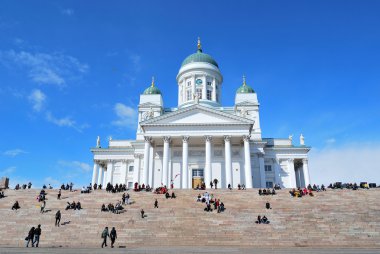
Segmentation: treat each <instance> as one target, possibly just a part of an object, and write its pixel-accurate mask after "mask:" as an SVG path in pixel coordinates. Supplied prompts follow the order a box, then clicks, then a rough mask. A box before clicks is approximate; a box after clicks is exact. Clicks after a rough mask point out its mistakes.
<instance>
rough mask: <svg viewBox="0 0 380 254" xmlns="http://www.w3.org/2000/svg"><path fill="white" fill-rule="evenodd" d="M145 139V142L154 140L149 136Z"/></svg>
mask: <svg viewBox="0 0 380 254" xmlns="http://www.w3.org/2000/svg"><path fill="white" fill-rule="evenodd" d="M144 140H145V142H149V143H150V141H151V140H152V137H149V136H144Z"/></svg>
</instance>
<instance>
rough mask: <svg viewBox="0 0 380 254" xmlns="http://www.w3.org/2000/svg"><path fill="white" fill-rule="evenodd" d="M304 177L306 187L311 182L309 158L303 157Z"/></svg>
mask: <svg viewBox="0 0 380 254" xmlns="http://www.w3.org/2000/svg"><path fill="white" fill-rule="evenodd" d="M302 170H303V177H304V180H305V187H307V186H308V185H309V184H310V175H309V165H308V160H307V159H302Z"/></svg>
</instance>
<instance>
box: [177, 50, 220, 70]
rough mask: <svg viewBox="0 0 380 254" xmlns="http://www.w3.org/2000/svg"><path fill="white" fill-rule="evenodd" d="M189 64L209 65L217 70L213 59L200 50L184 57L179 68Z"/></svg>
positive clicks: (216, 64)
mask: <svg viewBox="0 0 380 254" xmlns="http://www.w3.org/2000/svg"><path fill="white" fill-rule="evenodd" d="M189 63H210V64H212V65H215V66H216V67H218V68H219V66H218V63H217V62H216V61H215V60H214V58H212V57H211V56H210V55H208V54H205V53H203V52H202V50H201V49H198V51H197V53H194V54H191V55H190V56H188V57H186V58H185V60H183V62H182V65H181V67H182V66H184V65H186V64H189Z"/></svg>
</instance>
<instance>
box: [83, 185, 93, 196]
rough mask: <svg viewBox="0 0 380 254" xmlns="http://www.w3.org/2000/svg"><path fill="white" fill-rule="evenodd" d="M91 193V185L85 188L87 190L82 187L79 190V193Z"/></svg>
mask: <svg viewBox="0 0 380 254" xmlns="http://www.w3.org/2000/svg"><path fill="white" fill-rule="evenodd" d="M90 192H91V185H90V186H87V188H86V187H84V186H83V187H82V189H81V191H80V193H82V194H83V193H90Z"/></svg>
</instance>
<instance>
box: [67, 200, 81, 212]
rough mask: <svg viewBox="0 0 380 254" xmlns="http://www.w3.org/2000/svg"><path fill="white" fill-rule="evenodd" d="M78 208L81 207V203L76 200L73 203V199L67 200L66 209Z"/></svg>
mask: <svg viewBox="0 0 380 254" xmlns="http://www.w3.org/2000/svg"><path fill="white" fill-rule="evenodd" d="M70 209H72V210H80V209H82V205H81V203H80V202H79V201H78V202H76V203H75V201H73V202H72V203H70V202H67V206H66V209H65V210H70Z"/></svg>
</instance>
